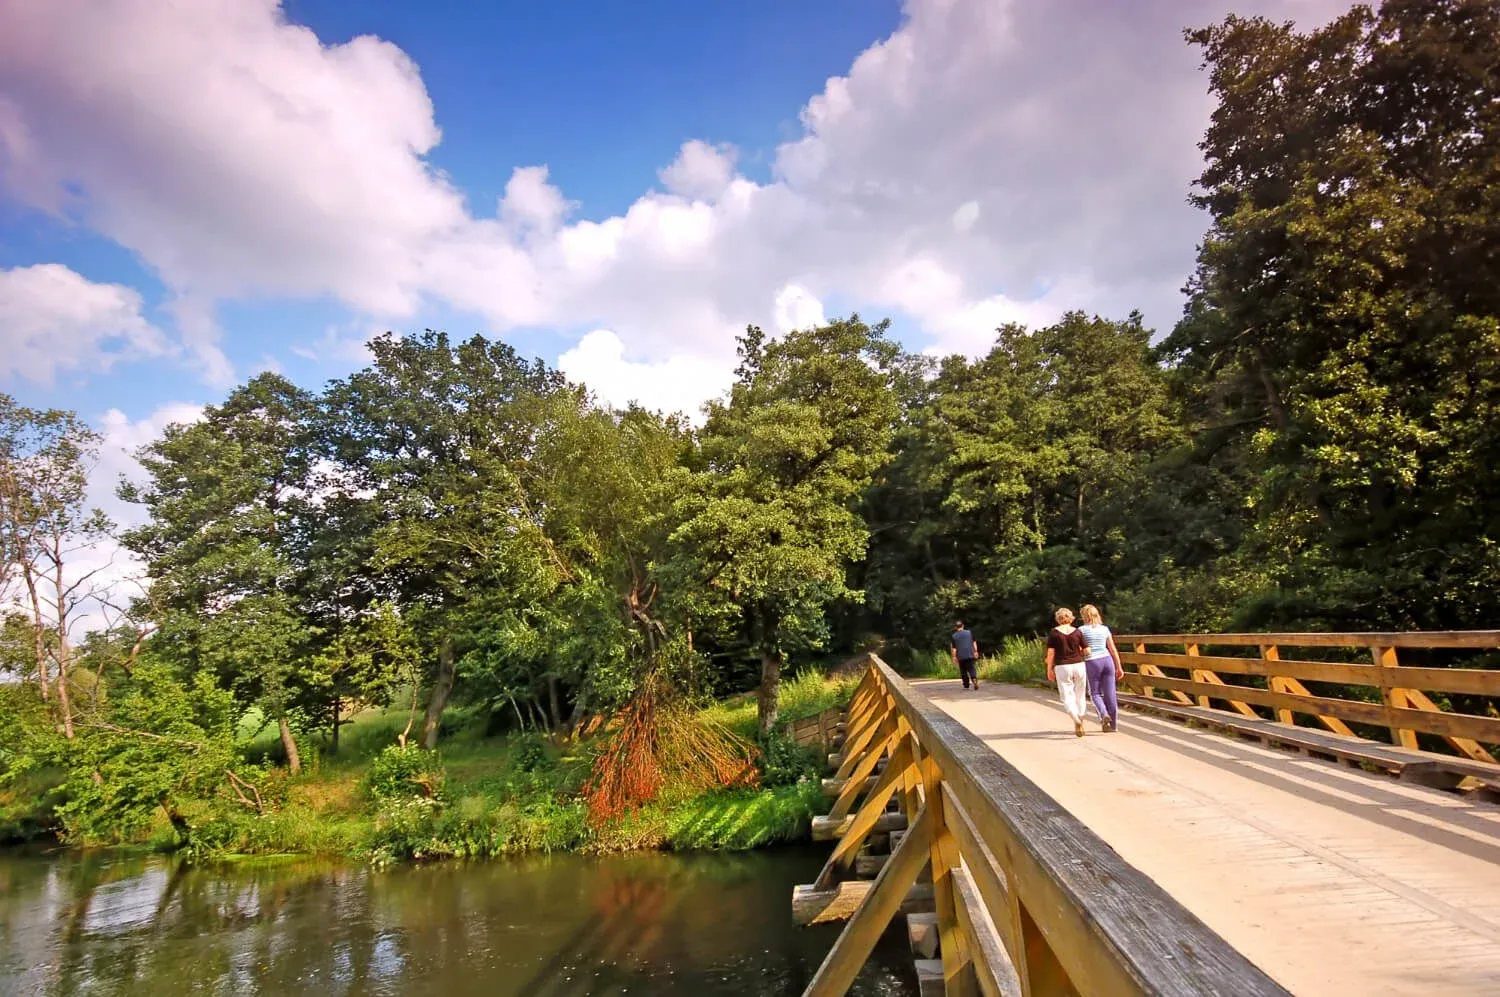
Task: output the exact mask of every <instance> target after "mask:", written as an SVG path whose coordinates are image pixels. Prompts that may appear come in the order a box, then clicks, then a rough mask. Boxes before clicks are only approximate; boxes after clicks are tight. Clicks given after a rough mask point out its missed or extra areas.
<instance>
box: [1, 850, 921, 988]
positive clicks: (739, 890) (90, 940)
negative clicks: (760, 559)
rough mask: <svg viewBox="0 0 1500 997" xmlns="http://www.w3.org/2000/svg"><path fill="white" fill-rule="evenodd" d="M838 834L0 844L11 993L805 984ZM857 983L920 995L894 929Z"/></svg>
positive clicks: (828, 933)
mask: <svg viewBox="0 0 1500 997" xmlns="http://www.w3.org/2000/svg"><path fill="white" fill-rule="evenodd" d="M824 858H826V850H825V849H812V848H800V847H799V848H786V849H777V850H771V851H762V852H754V853H749V854H735V855H669V854H658V853H649V854H639V855H624V856H609V857H585V856H577V855H554V856H535V857H527V858H518V859H514V860H508V861H494V862H450V863H438V864H433V865H427V866H406V867H398V868H393V869H388V870H374V869H370V868H367V867H364V866H360V865H354V864H347V863H328V862H314V861H308V860H284V861H264V860H261V861H254V862H243V863H235V864H229V865H215V866H212V867H190V866H186V865H182V864H179V863H175V862H173V861H170V860H167V859H162V858H154V857H153V858H122V857H119V856H112V855H98V854H93V855H89V854H84V855H80V854H68V853H62V854H57V855H52V856H44V855H40V854H34V853H33V854H19V853H4V852H0V994H3V995H5V997H13V995H14V997H74V995H96V994H98V995H111V997H114V995H120V997H128V995H147V994H149V995H152V997H182V995H188V994H212V995H215V997H219V995H225V997H228V995H236V997H237V995H241V994H264V995H275V997H295V995H302V994H309V995H311V994H316V995H319V997H344V995H358V997H364V995H377V994H393V995H394V994H401V995H403V997H406V995H423V994H432V995H441V997H479V995H483V997H583V995H595V994H598V995H602V994H611V995H613V994H647V995H656V994H662V995H682V997H688V995H724V997H744V995H757V997H759V995H781V994H787V995H796V994H799V993H801V992H802V989H803V987H804V986H806V984H807V982H808V980H809V979H810V978H811V976H812V974H813V973H814V972H815V971H816V969H817V967H818V964H819V963H820V962H821V961H822V958H823V956H824V954H825V953H826V952H827V951H828V948H829V946H830V945H831V944H832V943H833V939H834V937H835V935H836V932H837V929H836V928H833V927H820V928H797V927H795V926H793V925H792V923H791V894H792V886H793V884H795V883H799V882H802V883H805V882H810V881H811V880H812V878H813V877H814V876H816V875H817V871H818V868H819V865H820V864H821V862H822V861H823V859H824ZM851 993H854V994H859V995H866V997H875V995H880V997H906V995H914V994H915V993H916V983H915V979H914V977H913V975H912V967H911V957H910V954H909V952H908V951H907V950H906V945H905V942H904V940H903V939H902V938H900V937H899V933H898V932H897V931H895V930H893V931H890V932H887V934H886V938H885V940H884V941H883V942H882V943H881V947H880V948H879V949H878V950H877V952H876V954H875V956H874V957H873V958H872V959H871V961H870V964H869V965H867V966H866V967H865V969H864V971H863V974H862V975H861V977H860V979H859V982H858V984H857V985H856V987H855V988H854V990H852V991H851Z"/></svg>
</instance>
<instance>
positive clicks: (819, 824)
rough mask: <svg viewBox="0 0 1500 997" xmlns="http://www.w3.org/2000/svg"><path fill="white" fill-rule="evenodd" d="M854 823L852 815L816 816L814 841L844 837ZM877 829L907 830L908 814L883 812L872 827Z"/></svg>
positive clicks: (814, 819)
mask: <svg viewBox="0 0 1500 997" xmlns="http://www.w3.org/2000/svg"><path fill="white" fill-rule="evenodd" d="M853 823H854V818H853V817H852V816H846V817H832V816H823V817H814V818H813V819H812V839H813V840H814V841H832V840H834V839H835V838H842V837H843V836H844V835H845V834H846V833H848V831H849V828H850V826H851V825H853ZM870 830H871V831H872V832H875V831H884V832H890V831H904V830H906V815H905V814H899V813H883V814H881V815H880V816H879V817H877V818H876V819H875V826H874V827H872V828H871V829H870Z"/></svg>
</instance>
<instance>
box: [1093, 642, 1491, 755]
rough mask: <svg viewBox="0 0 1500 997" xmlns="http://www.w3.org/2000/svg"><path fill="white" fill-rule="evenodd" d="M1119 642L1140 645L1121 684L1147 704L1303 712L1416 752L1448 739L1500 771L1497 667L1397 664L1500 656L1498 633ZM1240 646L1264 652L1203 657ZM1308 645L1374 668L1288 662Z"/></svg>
mask: <svg viewBox="0 0 1500 997" xmlns="http://www.w3.org/2000/svg"><path fill="white" fill-rule="evenodd" d="M1116 641H1117V643H1119V644H1120V645H1122V646H1132V647H1133V648H1134V650H1131V651H1122V652H1121V655H1120V657H1121V660H1122V662H1123V663H1124V664H1126V665H1127V666H1133V670H1132V671H1130V672H1129V673H1127V675H1126V677H1125V680H1124V685H1125V686H1126V687H1127V688H1129V689H1130V690H1131V691H1133V692H1135V693H1137V694H1139V695H1142V696H1144V697H1146V698H1147V699H1158V698H1160V697H1158V696H1157V695H1156V693H1157V692H1158V691H1163V692H1165V693H1167V694H1168V695H1169V697H1170V701H1171V702H1175V703H1182V704H1189V705H1191V704H1193V703H1194V702H1196V703H1197V705H1198V706H1199V707H1201V708H1215V703H1216V702H1217V703H1223V704H1226V705H1227V706H1228V707H1229V709H1231V710H1233V711H1235V712H1237V713H1240V714H1242V715H1245V716H1249V717H1256V718H1261V719H1264V718H1265V717H1264V716H1263V714H1261V713H1259V712H1257V709H1256V708H1257V707H1259V708H1260V709H1263V710H1265V711H1266V712H1267V713H1268V714H1274V718H1275V719H1276V720H1277V721H1279V722H1280V723H1283V724H1288V725H1291V724H1293V723H1294V714H1299V713H1300V714H1303V715H1305V716H1311V717H1314V718H1315V719H1316V721H1317V722H1318V723H1320V724H1321V725H1322V726H1323V727H1325V728H1327V729H1328V730H1330V731H1332V732H1334V733H1336V734H1341V735H1344V736H1347V737H1357V736H1358V735H1356V733H1355V731H1354V730H1353V729H1352V728H1351V727H1350V726H1349V723H1359V724H1367V725H1371V726H1376V727H1384V728H1386V729H1388V730H1389V731H1390V735H1391V742H1392V743H1393V744H1395V745H1397V746H1399V747H1401V748H1404V749H1407V750H1410V751H1416V750H1419V744H1418V741H1417V735H1418V734H1429V735H1434V736H1436V737H1440V738H1442V739H1443V740H1444V741H1445V742H1446V743H1447V744H1448V745H1449V746H1450V747H1451V748H1452V749H1453V750H1454V751H1456V752H1457V753H1458V754H1459V755H1460V756H1461V757H1464V758H1467V759H1470V760H1471V761H1479V762H1484V763H1487V764H1496V759H1495V756H1494V755H1493V754H1491V752H1490V751H1489V750H1488V749H1487V748H1486V747H1485V744H1491V745H1496V744H1500V713H1497V712H1496V709H1495V706H1496V705H1500V669H1491V668H1434V667H1412V666H1410V665H1404V664H1402V663H1401V662H1400V661H1399V659H1398V656H1397V649H1398V648H1428V649H1432V648H1446V649H1451V650H1464V649H1470V650H1489V649H1495V648H1500V630H1450V631H1432V632H1420V633H1266V634H1181V633H1179V634H1122V635H1119V636H1117V637H1116ZM1163 646H1166V647H1181V648H1182V653H1168V652H1165V651H1162V650H1160V648H1162V647H1163ZM1243 646H1253V647H1255V648H1257V650H1258V652H1259V653H1258V656H1257V657H1248V656H1232V655H1209V654H1203V653H1201V651H1202V649H1203V648H1223V647H1243ZM1153 647H1155V648H1156V650H1153ZM1307 647H1318V648H1345V649H1348V650H1350V651H1356V652H1359V653H1362V654H1364V655H1367V656H1368V658H1369V661H1368V662H1333V661H1303V660H1297V659H1296V658H1295V657H1287V656H1286V652H1287V649H1289V648H1307ZM1170 671H1180V672H1184V673H1186V674H1185V675H1176V674H1169V672H1170ZM1221 674H1228V675H1245V676H1253V677H1255V678H1261V679H1264V680H1265V685H1266V687H1267V688H1260V687H1259V686H1255V685H1242V684H1235V683H1227V682H1225V681H1224V680H1223V679H1222V678H1221V677H1220V675H1221ZM1303 682H1320V683H1327V684H1330V685H1335V686H1340V685H1341V686H1355V687H1364V688H1370V689H1376V690H1379V695H1380V702H1379V703H1373V702H1369V701H1367V700H1361V699H1357V698H1348V697H1345V696H1339V695H1336V694H1332V693H1323V694H1314V693H1313V692H1312V691H1310V690H1309V689H1308V688H1307V687H1306V686H1305V685H1303ZM1428 693H1437V694H1446V695H1461V696H1478V697H1483V698H1485V699H1487V700H1493V701H1495V702H1494V704H1489V705H1486V706H1485V708H1484V709H1482V710H1481V711H1480V712H1469V713H1464V712H1456V711H1453V710H1446V709H1443V708H1441V707H1440V706H1439V705H1438V703H1436V702H1434V701H1433V700H1432V699H1431V698H1430V697H1429V696H1428ZM1432 754H1434V755H1435V757H1442V756H1441V755H1438V754H1436V753H1432ZM1497 773H1500V765H1497Z"/></svg>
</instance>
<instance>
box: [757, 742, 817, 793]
mask: <svg viewBox="0 0 1500 997" xmlns="http://www.w3.org/2000/svg"><path fill="white" fill-rule="evenodd" d="M756 740H757V748H758V749H759V751H758V754H757V756H756V767H757V768H759V769H760V781H761V785H763V786H790V785H793V784H794V783H796V782H797V781H798V780H799V779H804V778H807V779H811V778H816V777H817V775H818V772H819V769H820V766H821V758H820V757H819V754H818V750H817V748H815V747H811V746H806V745H800V744H798V743H797V742H796V741H793V740H792V739H791V738H790V737H787V736H786V735H785V734H783V733H781V732H780V731H772V732H771V734H770V735H769V736H766V737H761V738H757V739H756Z"/></svg>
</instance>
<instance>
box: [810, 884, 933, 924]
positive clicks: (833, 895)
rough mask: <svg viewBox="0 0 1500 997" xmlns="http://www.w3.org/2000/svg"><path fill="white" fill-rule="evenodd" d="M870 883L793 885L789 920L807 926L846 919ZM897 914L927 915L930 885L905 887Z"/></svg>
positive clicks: (865, 894)
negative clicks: (899, 910)
mask: <svg viewBox="0 0 1500 997" xmlns="http://www.w3.org/2000/svg"><path fill="white" fill-rule="evenodd" d="M874 885H875V883H874V881H873V880H869V879H846V880H844V881H843V882H842V883H838V884H836V885H834V886H831V887H829V888H828V889H826V890H818V889H814V888H813V884H811V883H804V884H802V885H801V886H794V887H792V923H793V924H797V925H807V924H828V923H832V922H834V921H847V920H849V918H850V917H851V916H853V914H854V911H855V910H856V909H858V907H859V905H860V904H862V903H864V901H865V898H866V897H868V896H869V895H870V889H871V888H872V887H873V886H874ZM901 913H903V914H906V915H907V916H911V915H912V914H931V913H932V884H931V883H917V884H916V885H915V886H913V887H912V888H911V889H909V890H907V891H906V897H905V899H903V900H902V901H901Z"/></svg>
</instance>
